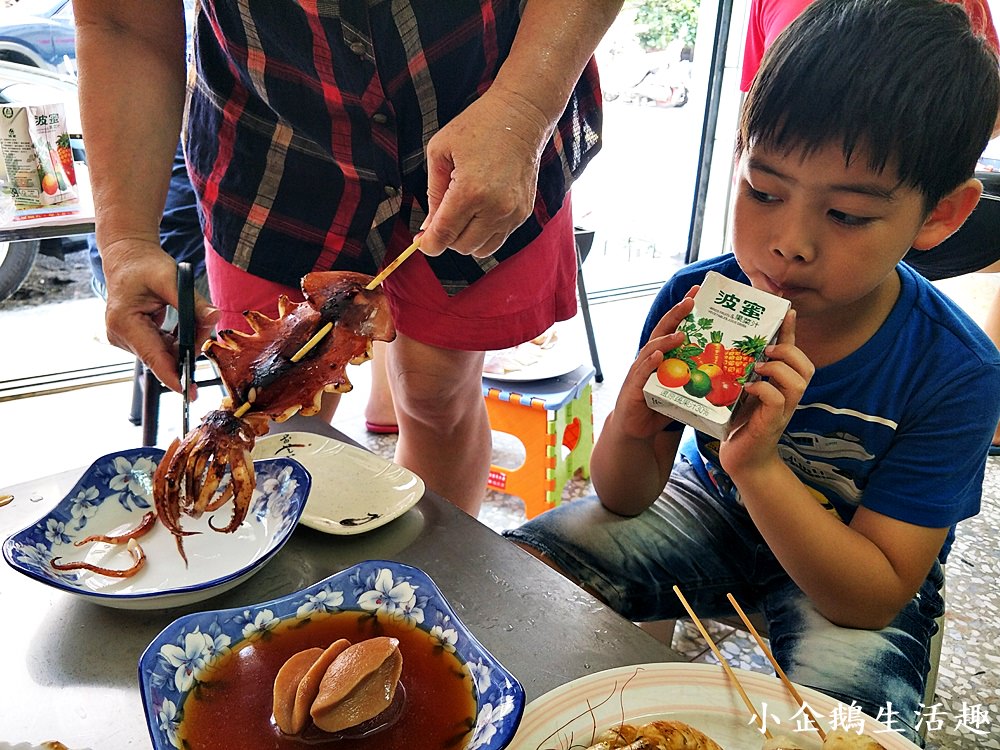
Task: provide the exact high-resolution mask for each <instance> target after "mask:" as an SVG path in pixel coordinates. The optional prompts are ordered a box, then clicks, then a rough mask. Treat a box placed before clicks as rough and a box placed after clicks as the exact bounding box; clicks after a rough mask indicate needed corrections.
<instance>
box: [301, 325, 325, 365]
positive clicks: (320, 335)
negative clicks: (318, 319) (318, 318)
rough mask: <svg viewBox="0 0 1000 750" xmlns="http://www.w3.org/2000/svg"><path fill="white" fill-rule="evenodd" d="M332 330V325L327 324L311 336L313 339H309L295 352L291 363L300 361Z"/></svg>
mask: <svg viewBox="0 0 1000 750" xmlns="http://www.w3.org/2000/svg"><path fill="white" fill-rule="evenodd" d="M332 330H333V323H327V324H326V325H325V326H323V327H322V328H320V329H319V330H318V331H316V333H314V334H313V337H312V338H311V339H309V340H308V341H307V342H306V343H305V344H303V345H302V348H301V349H299V350H298V351H297V352H295V354H293V355H292V362H298V361H299V360H300V359H302V358H303V357H304V356H306V355H307V354H308V353H309V350H310V349H312V348H313V347H314V346H316V344H318V343H319V342H320V341H322V340H323V337H324V336H326V334H328V333H329V332H330V331H332Z"/></svg>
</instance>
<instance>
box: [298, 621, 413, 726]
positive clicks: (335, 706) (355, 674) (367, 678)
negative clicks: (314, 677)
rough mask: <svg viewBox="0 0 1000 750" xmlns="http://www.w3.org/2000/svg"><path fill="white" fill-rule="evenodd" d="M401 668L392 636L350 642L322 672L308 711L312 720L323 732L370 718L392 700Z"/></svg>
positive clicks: (397, 645) (396, 645)
mask: <svg viewBox="0 0 1000 750" xmlns="http://www.w3.org/2000/svg"><path fill="white" fill-rule="evenodd" d="M402 671H403V655H402V654H401V653H400V652H399V641H398V640H397V639H396V638H388V637H385V636H381V637H378V638H369V639H368V640H365V641H361V642H360V643H356V644H354V645H353V646H351V647H350V648H348V649H347V650H345V651H344V652H343V653H342V654H340V656H338V657H337V658H336V659H335V660H334V662H333V664H331V665H330V667H329V668H328V669H327V670H326V674H324V675H323V681H322V683H321V684H320V688H319V694H318V695H317V696H316V700H315V701H313V704H312V710H311V711H310V713H311V715H312V720H313V723H314V724H315V725H316V726H317V727H319V728H320V729H322V730H324V731H326V732H339V731H342V730H344V729H347V728H349V727H353V726H357V725H358V724H360V723H362V722H364V721H368V720H369V719H373V718H374V717H376V716H378V715H379V714H380V713H382V712H383V711H384V710H385V709H386V708H388V707H389V704H391V703H392V699H393V697H394V696H395V694H396V687H397V686H398V685H399V676H400V674H401V673H402Z"/></svg>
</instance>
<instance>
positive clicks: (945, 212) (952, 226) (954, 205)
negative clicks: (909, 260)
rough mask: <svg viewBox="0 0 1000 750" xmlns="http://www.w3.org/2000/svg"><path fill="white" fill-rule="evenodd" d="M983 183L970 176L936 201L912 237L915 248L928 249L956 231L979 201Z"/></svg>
mask: <svg viewBox="0 0 1000 750" xmlns="http://www.w3.org/2000/svg"><path fill="white" fill-rule="evenodd" d="M982 194H983V183H981V182H980V181H979V180H977V179H976V178H975V177H970V178H969V179H968V180H966V181H965V182H963V183H962V184H961V185H959V186H958V187H957V188H955V189H954V190H952V191H951V192H950V193H948V195H946V196H945V197H944V198H942V199H941V200H940V201H938V204H937V205H936V206H934V208H933V209H932V210H931V212H930V215H929V216H928V217H927V218H926V219H925V220H924V223H923V226H921V227H920V231H919V232H917V236H916V237H915V238H914V239H913V247H914V248H915V249H917V250H930V249H931V248H932V247H934V246H936V245H939V244H941V243H942V242H944V241H945V240H946V239H948V238H949V237H950V236H951V235H952V234H954V233H955V232H957V231H958V229H959V227H961V226H962V224H963V223H964V222H965V220H966V219H967V218H968V217H969V214H971V213H972V209H974V208H975V207H976V204H977V203H979V196H981V195H982Z"/></svg>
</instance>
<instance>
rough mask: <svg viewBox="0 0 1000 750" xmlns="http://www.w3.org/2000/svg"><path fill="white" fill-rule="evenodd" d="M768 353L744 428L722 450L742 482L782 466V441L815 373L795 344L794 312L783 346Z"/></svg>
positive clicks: (725, 463) (751, 391)
mask: <svg viewBox="0 0 1000 750" xmlns="http://www.w3.org/2000/svg"><path fill="white" fill-rule="evenodd" d="M765 353H766V354H767V356H768V360H767V361H765V362H761V363H758V364H757V365H756V371H757V374H758V375H760V377H761V379H760V380H758V381H756V382H754V383H750V384H749V385H747V386H746V392H747V395H748V396H750V397H751V398H750V399H749V400H748V402H747V403H746V404H744V408H745V409H746V412H745V413H744V414H743V423H742V424H741V425H739V426H738V427H737V428H736V429H735V430H733V432H732V433H731V434H730V435H729V437H728V438H727V439H726V440H724V441H723V442H722V444H721V446H720V447H719V461H720V462H721V463H722V467H723V468H724V469H725V470H726V473H728V474H729V475H730V476H731V477H733V480H734V481H736V482H737V483H739V477H740V476H741V475H745V474H746V473H747V472H750V471H754V470H759V469H765V468H767V467H769V466H772V465H773V463H774V462H779V463H780V462H781V457H780V456H779V455H778V450H777V447H778V439H779V438H780V437H781V434H782V433H783V432H784V431H785V428H786V427H787V426H788V422H789V420H790V419H791V418H792V414H793V413H794V412H795V408H796V407H797V406H798V405H799V400H800V399H801V398H802V394H803V393H805V390H806V386H807V385H809V381H810V380H811V379H812V376H813V373H814V372H815V371H816V368H815V366H814V365H813V363H812V361H810V359H809V358H808V357H807V356H806V355H805V353H804V352H803V351H802V350H801V349H799V348H798V347H797V346H796V345H795V310H789V311H788V314H787V315H785V319H784V321H783V322H782V324H781V329H780V331H779V332H778V343H776V344H774V345H772V346H769V347H767V349H766V350H765Z"/></svg>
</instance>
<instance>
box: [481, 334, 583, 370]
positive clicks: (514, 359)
mask: <svg viewBox="0 0 1000 750" xmlns="http://www.w3.org/2000/svg"><path fill="white" fill-rule="evenodd" d="M545 337H546V338H545V339H544V340H543V341H542V343H541V344H539V343H535V341H534V340H532V341H526V342H525V343H523V344H518V345H517V346H512V347H510V348H509V349H498V350H496V351H490V352H486V359H485V361H484V363H483V377H484V378H488V379H490V380H499V381H501V382H504V383H526V382H530V381H532V380H547V379H548V378H558V377H561V376H562V375H565V374H566V373H569V372H573V370H575V369H576V368H577V367H579V366H580V365H582V364H583V362H584V355H583V352H585V351H586V349H584V348H581V346H580V342H579V341H578V339H577V337H575V336H573V335H571V332H570V330H569V328H568V327H567V326H565V325H559V324H556V325H555V326H553V327H552V328H551V329H549V331H547V332H546V334H545ZM539 338H542V337H539Z"/></svg>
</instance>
